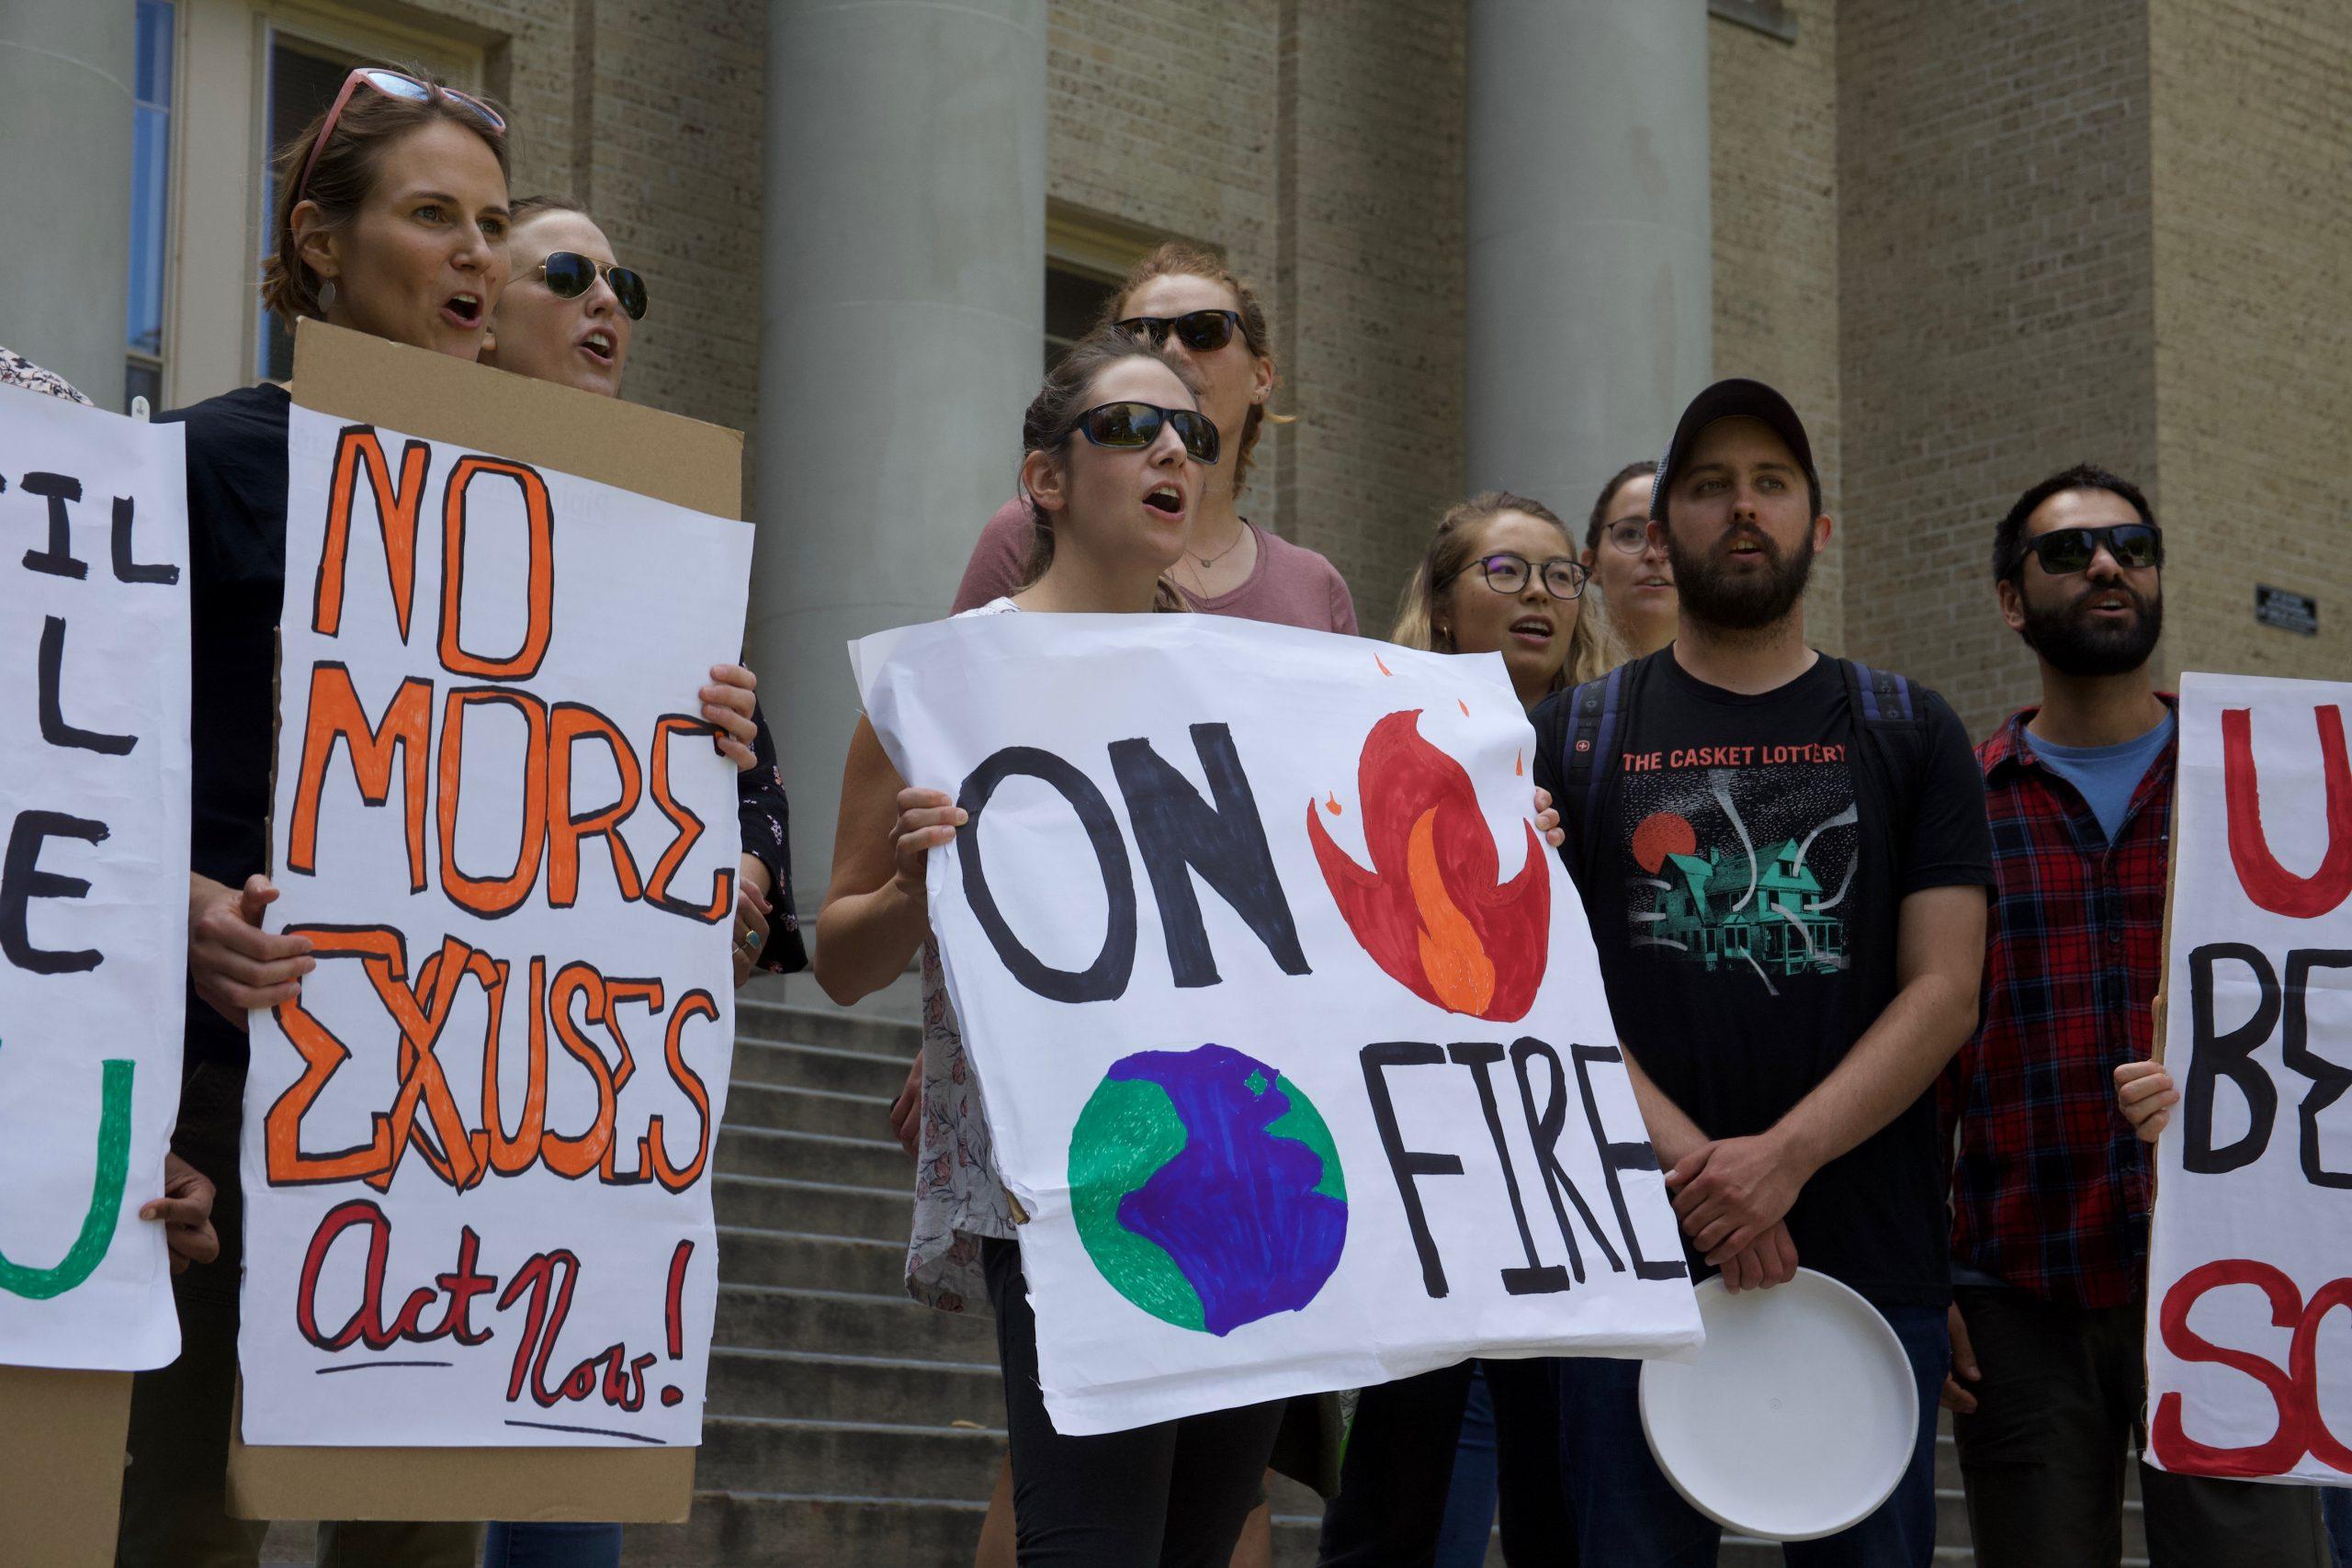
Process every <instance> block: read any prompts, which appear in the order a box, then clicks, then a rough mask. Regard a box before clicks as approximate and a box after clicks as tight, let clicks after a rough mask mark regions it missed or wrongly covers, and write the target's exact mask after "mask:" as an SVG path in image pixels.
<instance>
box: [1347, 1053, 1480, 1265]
mask: <svg viewBox="0 0 2352 1568" xmlns="http://www.w3.org/2000/svg"><path fill="white" fill-rule="evenodd" d="M1444 1061H1445V1053H1444V1052H1442V1051H1441V1050H1439V1049H1438V1048H1437V1047H1436V1046H1434V1045H1418V1044H1413V1043H1408V1042H1404V1041H1391V1042H1388V1043H1384V1044H1379V1045H1367V1046H1365V1047H1364V1048H1363V1085H1364V1088H1365V1089H1369V1090H1371V1091H1372V1119H1373V1121H1374V1123H1375V1124H1377V1125H1378V1126H1379V1128H1380V1146H1381V1148H1382V1149H1383V1150H1384V1151H1385V1153H1386V1154H1387V1156H1388V1168H1389V1169H1390V1170H1391V1171H1393V1172H1395V1173H1396V1176H1397V1195H1398V1196H1399V1197H1401V1198H1403V1199H1404V1200H1405V1224H1406V1225H1407V1226H1408V1228H1409V1229H1410V1230H1411V1231H1412V1233H1413V1250H1414V1251H1416V1252H1418V1253H1419V1254H1420V1255H1421V1284H1422V1286H1423V1288H1425V1289H1426V1290H1427V1291H1428V1292H1429V1293H1430V1295H1431V1296H1442V1295H1444V1294H1445V1265H1444V1264H1442V1263H1440V1262H1439V1261H1438V1258H1437V1242H1436V1240H1435V1238H1433V1237H1432V1236H1431V1235H1430V1222H1429V1216H1428V1215H1426V1214H1424V1213H1421V1195H1420V1193H1419V1191H1418V1190H1415V1188H1414V1186H1413V1179H1414V1178H1415V1177H1417V1176H1459V1175H1461V1174H1462V1157H1461V1156H1459V1155H1428V1154H1423V1153H1421V1152H1420V1151H1419V1150H1418V1149H1408V1148H1407V1147H1406V1146H1405V1138H1404V1134H1401V1133H1399V1132H1398V1131H1397V1103H1396V1101H1395V1100H1391V1099H1390V1098H1389V1097H1388V1080H1387V1079H1386V1078H1385V1077H1381V1074H1383V1073H1384V1072H1385V1071H1387V1070H1388V1069H1389V1068H1390V1067H1434V1066H1440V1065H1442V1063H1443V1062H1444Z"/></svg>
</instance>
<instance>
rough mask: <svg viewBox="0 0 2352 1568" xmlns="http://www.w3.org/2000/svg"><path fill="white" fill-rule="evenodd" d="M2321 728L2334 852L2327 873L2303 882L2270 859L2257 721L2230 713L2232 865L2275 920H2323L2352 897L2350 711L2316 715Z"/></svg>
mask: <svg viewBox="0 0 2352 1568" xmlns="http://www.w3.org/2000/svg"><path fill="white" fill-rule="evenodd" d="M2312 716H2313V717H2314V718H2315V719H2316V720H2317V721H2318V725H2319V752H2320V768H2321V772H2322V773H2323V776H2324V778H2325V780H2326V784H2327V852H2326V854H2325V855H2324V856H2322V857H2321V860H2320V863H2319V869H2318V870H2317V871H2314V872H2312V874H2310V875H2309V876H2298V875H2297V874H2295V873H2293V872H2291V871H2289V870H2288V869H2287V868H2286V867H2285V866H2283V865H2280V864H2279V863H2278V857H2277V856H2275V855H2273V854H2272V853H2271V852H2270V842H2269V840H2268V839H2267V838H2266V837H2265V836H2264V834H2263V830H2262V795H2261V790H2260V788H2259V785H2258V784H2257V781H2256V776H2255V765H2254V715H2253V713H2252V712H2251V711H2250V710H2249V709H2246V708H2224V709H2222V789H2223V792H2224V794H2225V795H2226V796H2227V799H2228V802H2229V815H2230V863H2231V865H2232V866H2233V868H2235V870H2236V872H2237V874H2238V885H2239V886H2242V887H2244V888H2245V896H2246V897H2248V898H2251V899H2253V900H2254V902H2255V903H2256V905H2258V906H2260V907H2261V908H2265V909H2267V910H2269V911H2270V912H2271V913H2272V914H2274V915H2285V916H2287V917H2288V918H2289V919H2298V920H2308V919H2317V918H2318V917H2319V916H2322V915H2324V914H2327V913H2329V912H2330V911H2331V910H2333V909H2335V907H2336V906H2337V905H2339V904H2341V903H2343V902H2344V900H2345V899H2346V897H2352V761H2347V760H2346V753H2345V747H2344V710H2343V709H2341V708H2339V707H2336V706H2335V705H2332V704H2331V705H2328V706H2326V707H2318V708H2313V709H2312Z"/></svg>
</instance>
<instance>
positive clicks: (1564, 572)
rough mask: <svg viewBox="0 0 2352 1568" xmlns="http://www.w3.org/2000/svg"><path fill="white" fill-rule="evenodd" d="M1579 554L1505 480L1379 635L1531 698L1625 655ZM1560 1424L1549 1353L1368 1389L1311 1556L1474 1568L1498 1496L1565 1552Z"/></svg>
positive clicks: (1438, 545)
mask: <svg viewBox="0 0 2352 1568" xmlns="http://www.w3.org/2000/svg"><path fill="white" fill-rule="evenodd" d="M1575 549H1576V546H1575V544H1574V542H1573V541H1572V540H1571V539H1570V538H1569V536H1568V529H1567V525H1566V524H1565V523H1563V522H1562V521H1561V520H1560V519H1559V517H1558V516H1557V515H1556V514H1555V513H1553V512H1552V510H1551V509H1550V508H1549V507H1546V506H1544V504H1543V503H1542V502H1537V501H1532V500H1530V499H1528V498H1527V497H1525V496H1522V495H1513V494H1511V493H1510V492H1509V491H1487V492H1486V493H1485V494H1483V495H1477V496H1474V497H1472V498H1471V499H1470V500H1468V501H1465V502H1461V503H1460V504H1459V505H1457V506H1454V507H1453V508H1452V509H1451V510H1449V511H1448V512H1447V513H1446V514H1445V516H1444V517H1443V518H1442V519H1441V520H1440V521H1439V523H1438V525H1437V532H1436V534H1435V535H1433V536H1431V537H1430V544H1429V548H1428V549H1427V550H1425V551H1424V552H1423V553H1422V556H1421V563H1420V565H1419V567H1417V568H1416V569H1415V570H1414V572H1413V575H1412V578H1411V580H1410V581H1408V582H1407V584H1406V586H1405V592H1404V596H1403V599H1402V601H1401V602H1400V604H1398V607H1397V625H1396V628H1395V629H1394V630H1393V631H1391V632H1390V633H1389V640H1390V641H1392V642H1395V643H1398V644H1401V645H1402V646H1404V647H1406V648H1419V649H1430V650H1432V651H1434V652H1438V653H1499V654H1501V655H1502V659H1503V669H1504V671H1505V672H1506V673H1507V674H1508V675H1509V676H1510V683H1511V690H1512V692H1513V693H1514V694H1516V695H1517V696H1518V698H1519V700H1520V703H1521V705H1522V706H1524V707H1528V708H1531V709H1532V707H1534V705H1536V704H1537V703H1539V702H1541V701H1543V700H1544V697H1546V696H1548V695H1550V694H1552V693H1554V692H1556V691H1560V690H1563V689H1565V688H1566V687H1567V686H1569V685H1572V684H1574V683H1576V682H1580V681H1589V680H1591V679H1592V678H1593V677H1595V676H1598V675H1602V674H1606V673H1607V672H1608V671H1609V670H1610V669H1611V666H1613V665H1615V664H1618V663H1621V662H1623V658H1624V650H1623V647H1622V645H1620V644H1619V642H1618V640H1617V637H1616V634H1615V632H1614V631H1613V630H1612V629H1611V627H1610V625H1609V619H1608V617H1607V616H1606V615H1595V614H1590V613H1589V611H1588V607H1587V604H1586V602H1585V589H1586V585H1587V581H1588V578H1587V575H1586V570H1585V567H1584V565H1583V563H1582V562H1580V561H1578V560H1577V558H1576V556H1575V553H1574V552H1575ZM1474 1379H1475V1380H1477V1382H1479V1383H1480V1384H1481V1385H1482V1386H1483V1391H1484V1393H1485V1395H1486V1401H1487V1408H1490V1409H1491V1411H1492V1423H1493V1433H1492V1443H1491V1453H1492V1456H1493V1457H1492V1459H1491V1461H1488V1464H1489V1468H1488V1469H1487V1471H1486V1472H1485V1473H1484V1474H1483V1475H1482V1477H1480V1478H1479V1481H1480V1482H1482V1483H1474V1480H1473V1478H1472V1477H1471V1476H1470V1475H1468V1474H1467V1473H1465V1474H1464V1475H1463V1476H1462V1477H1461V1481H1462V1483H1463V1484H1462V1495H1461V1497H1460V1499H1459V1500H1458V1501H1456V1500H1454V1499H1453V1485H1454V1483H1455V1480H1456V1475H1455V1458H1456V1452H1457V1447H1458V1445H1459V1442H1460V1438H1461V1436H1462V1434H1463V1432H1464V1412H1465V1409H1468V1408H1470V1407H1471V1406H1472V1404H1473V1401H1474V1395H1475V1393H1476V1390H1475V1389H1474ZM1559 1420H1560V1417H1559V1402H1558V1397H1557V1395H1556V1393H1555V1389H1554V1384H1553V1377H1552V1363H1551V1362H1550V1361H1549V1360H1548V1359H1540V1358H1539V1359H1524V1360H1482V1361H1477V1362H1470V1361H1464V1362H1463V1363H1461V1364H1460V1365H1458V1366H1453V1367H1445V1368H1441V1369H1439V1370H1437V1371H1429V1372H1423V1373H1420V1374H1419V1376H1416V1377H1409V1378H1402V1379H1399V1380H1398V1381H1397V1382H1391V1383H1385V1384H1383V1385H1381V1386H1380V1387H1377V1388H1368V1389H1365V1390H1364V1391H1363V1397H1362V1398H1361V1399H1360V1400H1359V1401H1358V1403H1357V1405H1356V1417H1355V1424H1354V1425H1353V1426H1352V1427H1351V1428H1350V1429H1349V1433H1348V1449H1347V1459H1346V1462H1345V1464H1344V1465H1343V1466H1342V1468H1341V1471H1340V1495H1338V1496H1337V1497H1334V1498H1333V1499H1332V1500H1331V1503H1330V1506H1329V1507H1327V1508H1326V1509H1325V1510H1324V1514H1323V1537H1322V1542H1321V1546H1320V1550H1319V1553H1318V1558H1317V1561H1318V1562H1320V1563H1321V1564H1323V1568H1342V1565H1344V1568H1369V1565H1372V1564H1383V1565H1386V1564H1397V1565H1403V1564H1408V1563H1410V1564H1435V1565H1436V1568H1473V1565H1475V1564H1478V1563H1483V1562H1485V1561H1486V1559H1487V1534H1488V1530H1489V1528H1490V1527H1491V1525H1492V1524H1493V1522H1494V1519H1495V1514H1496V1507H1495V1505H1496V1500H1497V1497H1498V1495H1499V1498H1500V1502H1501V1515H1502V1546H1503V1557H1504V1561H1506V1562H1510V1563H1512V1564H1515V1565H1521V1568H1523V1565H1526V1564H1531V1563H1538V1562H1540V1563H1543V1564H1544V1565H1545V1568H1554V1565H1556V1564H1559V1563H1562V1562H1573V1561H1574V1553H1575V1547H1576V1536H1575V1534H1574V1533H1573V1532H1572V1531H1570V1530H1569V1529H1567V1528H1566V1526H1567V1512H1566V1505H1565V1503H1564V1501H1563V1499H1562V1495H1561V1490H1560V1457H1559V1456H1560V1440H1559ZM1477 1451H1478V1452H1479V1453H1482V1454H1483V1453H1485V1452H1487V1451H1488V1450H1487V1446H1486V1445H1483V1444H1481V1445H1478V1448H1477ZM1450 1502H1453V1506H1451V1507H1450V1506H1449V1503H1450ZM1563 1553H1566V1556H1564V1555H1563Z"/></svg>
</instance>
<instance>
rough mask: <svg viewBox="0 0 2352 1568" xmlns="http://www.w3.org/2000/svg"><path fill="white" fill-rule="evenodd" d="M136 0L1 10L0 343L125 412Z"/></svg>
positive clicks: (26, 4) (14, 2)
mask: <svg viewBox="0 0 2352 1568" xmlns="http://www.w3.org/2000/svg"><path fill="white" fill-rule="evenodd" d="M137 41H138V10H137V7H136V6H133V5H132V4H131V3H130V0H7V4H6V5H4V6H0V147H5V148H6V149H7V152H6V155H5V156H0V212H5V213H6V214H7V219H6V223H7V228H8V233H9V239H10V243H9V245H8V263H7V276H6V282H5V284H0V346H6V347H8V348H13V349H15V350H16V351H17V353H18V354H21V355H24V356H25V357H26V358H28V359H30V360H32V361H33V362H34V363H36V364H38V365H40V366H43V367H46V368H48V369H51V370H54V371H56V372H57V374H59V375H60V376H62V377H64V378H66V379H67V380H69V381H71V382H73V383H74V385H75V386H76V387H78V388H80V389H82V390H83V391H84V392H85V393H86V394H88V396H89V397H90V399H91V400H93V401H95V402H96V403H99V404H101V405H103V406H104V407H107V408H114V409H119V408H120V407H121V406H122V355H123V307H124V295H125V291H126V290H127V289H128V288H129V284H130V132H131V114H132V107H133V104H132V98H131V72H132V69H133V66H134V63H135V62H134V55H135V51H136V48H137Z"/></svg>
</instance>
